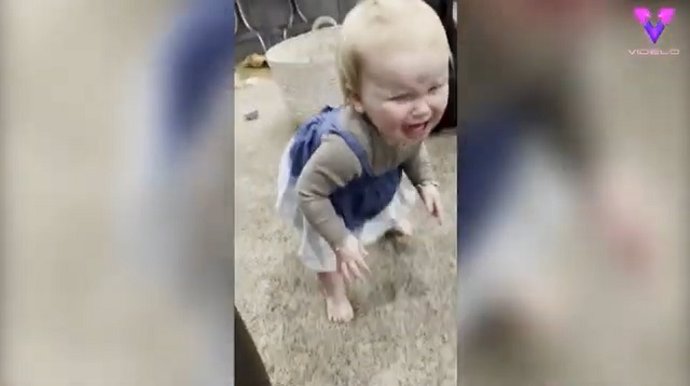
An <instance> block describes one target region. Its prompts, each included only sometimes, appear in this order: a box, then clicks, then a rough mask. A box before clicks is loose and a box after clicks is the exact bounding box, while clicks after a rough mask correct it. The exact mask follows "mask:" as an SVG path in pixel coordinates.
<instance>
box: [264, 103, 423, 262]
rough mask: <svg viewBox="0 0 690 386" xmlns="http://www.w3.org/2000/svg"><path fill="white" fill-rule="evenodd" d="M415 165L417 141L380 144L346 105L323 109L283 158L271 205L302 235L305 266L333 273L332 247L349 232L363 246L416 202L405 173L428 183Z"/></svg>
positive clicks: (374, 132)
mask: <svg viewBox="0 0 690 386" xmlns="http://www.w3.org/2000/svg"><path fill="white" fill-rule="evenodd" d="M420 152H422V153H423V155H424V156H423V157H419V154H420ZM420 158H421V162H420ZM420 163H421V164H424V165H426V164H428V162H426V152H425V151H424V147H423V144H421V143H420V144H417V145H413V146H410V147H407V148H394V147H392V146H389V145H386V144H385V143H384V142H383V140H382V138H381V137H379V135H378V132H377V130H376V129H375V128H374V127H373V126H372V125H371V124H369V123H368V121H367V120H366V119H365V118H364V117H362V116H360V115H359V114H357V113H355V112H353V111H352V110H350V109H348V108H346V107H340V108H332V107H326V108H324V109H323V110H322V111H321V112H320V113H319V114H317V115H316V116H314V117H313V118H311V119H309V120H308V121H307V122H305V123H304V124H303V125H302V126H301V127H299V129H298V130H297V133H296V134H295V135H294V136H293V138H292V140H291V141H290V143H289V144H288V146H287V148H286V149H285V151H284V153H283V156H282V158H281V163H280V171H279V176H278V203H277V207H278V210H279V212H280V214H281V215H282V216H283V217H285V218H286V219H287V220H288V221H290V222H291V223H292V224H293V225H294V226H295V227H296V228H297V229H298V230H299V231H300V232H301V234H302V240H301V246H300V253H299V255H300V257H301V258H302V260H303V262H304V263H305V265H306V266H307V267H308V268H310V269H312V270H315V271H319V272H327V271H334V270H335V269H336V266H335V256H334V254H333V252H332V246H336V245H338V244H339V243H340V242H342V241H343V240H344V238H345V237H346V236H347V235H348V234H352V235H354V236H356V237H358V238H359V239H360V240H361V241H362V242H363V243H364V244H368V243H371V242H374V241H376V240H377V239H378V238H379V237H381V236H382V235H383V234H384V233H385V232H386V231H388V230H389V229H391V228H392V227H394V226H395V225H396V223H397V221H400V220H402V219H403V218H404V217H405V216H406V215H407V214H408V212H409V209H410V208H411V206H412V204H413V203H414V200H415V197H416V192H415V191H414V189H412V188H411V187H410V188H403V186H406V185H404V184H401V182H402V180H403V173H404V174H405V175H407V176H408V177H410V180H412V181H413V182H414V183H415V184H421V183H423V182H424V181H425V180H431V176H430V167H428V169H429V171H425V168H424V167H419V165H418V164H420ZM420 169H421V170H423V172H421V173H420V172H419V170H420ZM420 175H421V176H422V177H420Z"/></svg>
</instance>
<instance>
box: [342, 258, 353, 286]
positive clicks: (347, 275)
mask: <svg viewBox="0 0 690 386" xmlns="http://www.w3.org/2000/svg"><path fill="white" fill-rule="evenodd" d="M340 271H341V273H342V274H343V277H344V278H345V280H346V281H347V282H348V283H349V282H350V281H351V280H352V279H351V278H350V271H349V269H348V266H347V262H343V263H342V264H341V265H340Z"/></svg>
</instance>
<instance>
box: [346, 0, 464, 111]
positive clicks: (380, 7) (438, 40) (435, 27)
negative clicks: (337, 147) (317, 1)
mask: <svg viewBox="0 0 690 386" xmlns="http://www.w3.org/2000/svg"><path fill="white" fill-rule="evenodd" d="M401 48H414V49H416V48H424V49H427V50H443V51H446V52H447V54H448V58H449V60H452V54H451V50H450V46H449V44H448V39H447V37H446V32H445V30H444V28H443V24H442V23H441V20H440V19H439V17H438V15H437V14H436V12H435V11H434V10H433V8H431V7H430V6H429V5H428V4H427V3H425V2H424V1H422V0H361V1H360V2H359V3H357V5H355V7H354V8H352V9H351V10H350V12H348V14H347V15H346V16H345V20H343V23H342V26H341V34H340V41H339V44H338V49H337V54H336V62H337V66H338V76H339V80H340V87H341V90H342V91H343V94H344V97H345V100H346V101H349V100H351V98H352V96H354V95H358V93H359V89H360V86H361V85H360V81H361V72H362V62H363V57H364V55H365V53H367V52H368V53H371V52H382V51H385V50H395V49H401ZM436 52H438V51H436Z"/></svg>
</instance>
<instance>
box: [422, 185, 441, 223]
mask: <svg viewBox="0 0 690 386" xmlns="http://www.w3.org/2000/svg"><path fill="white" fill-rule="evenodd" d="M417 189H418V190H419V195H420V196H422V201H423V202H424V206H426V209H427V210H428V211H429V213H430V214H431V215H432V216H434V217H436V219H437V220H438V223H439V224H443V207H442V206H441V194H440V193H439V191H438V188H437V187H436V185H432V184H426V185H421V186H419V187H418V188H417Z"/></svg>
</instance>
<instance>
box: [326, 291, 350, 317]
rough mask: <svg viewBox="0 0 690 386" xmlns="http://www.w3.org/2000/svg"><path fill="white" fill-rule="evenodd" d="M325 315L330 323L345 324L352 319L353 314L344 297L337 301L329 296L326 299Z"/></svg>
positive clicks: (348, 302)
mask: <svg viewBox="0 0 690 386" xmlns="http://www.w3.org/2000/svg"><path fill="white" fill-rule="evenodd" d="M326 315H328V320H330V321H331V322H335V323H346V322H349V321H351V320H352V318H354V316H355V313H354V310H353V309H352V304H350V301H349V300H348V299H347V298H346V297H345V298H342V299H337V298H335V297H332V296H329V297H326Z"/></svg>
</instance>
